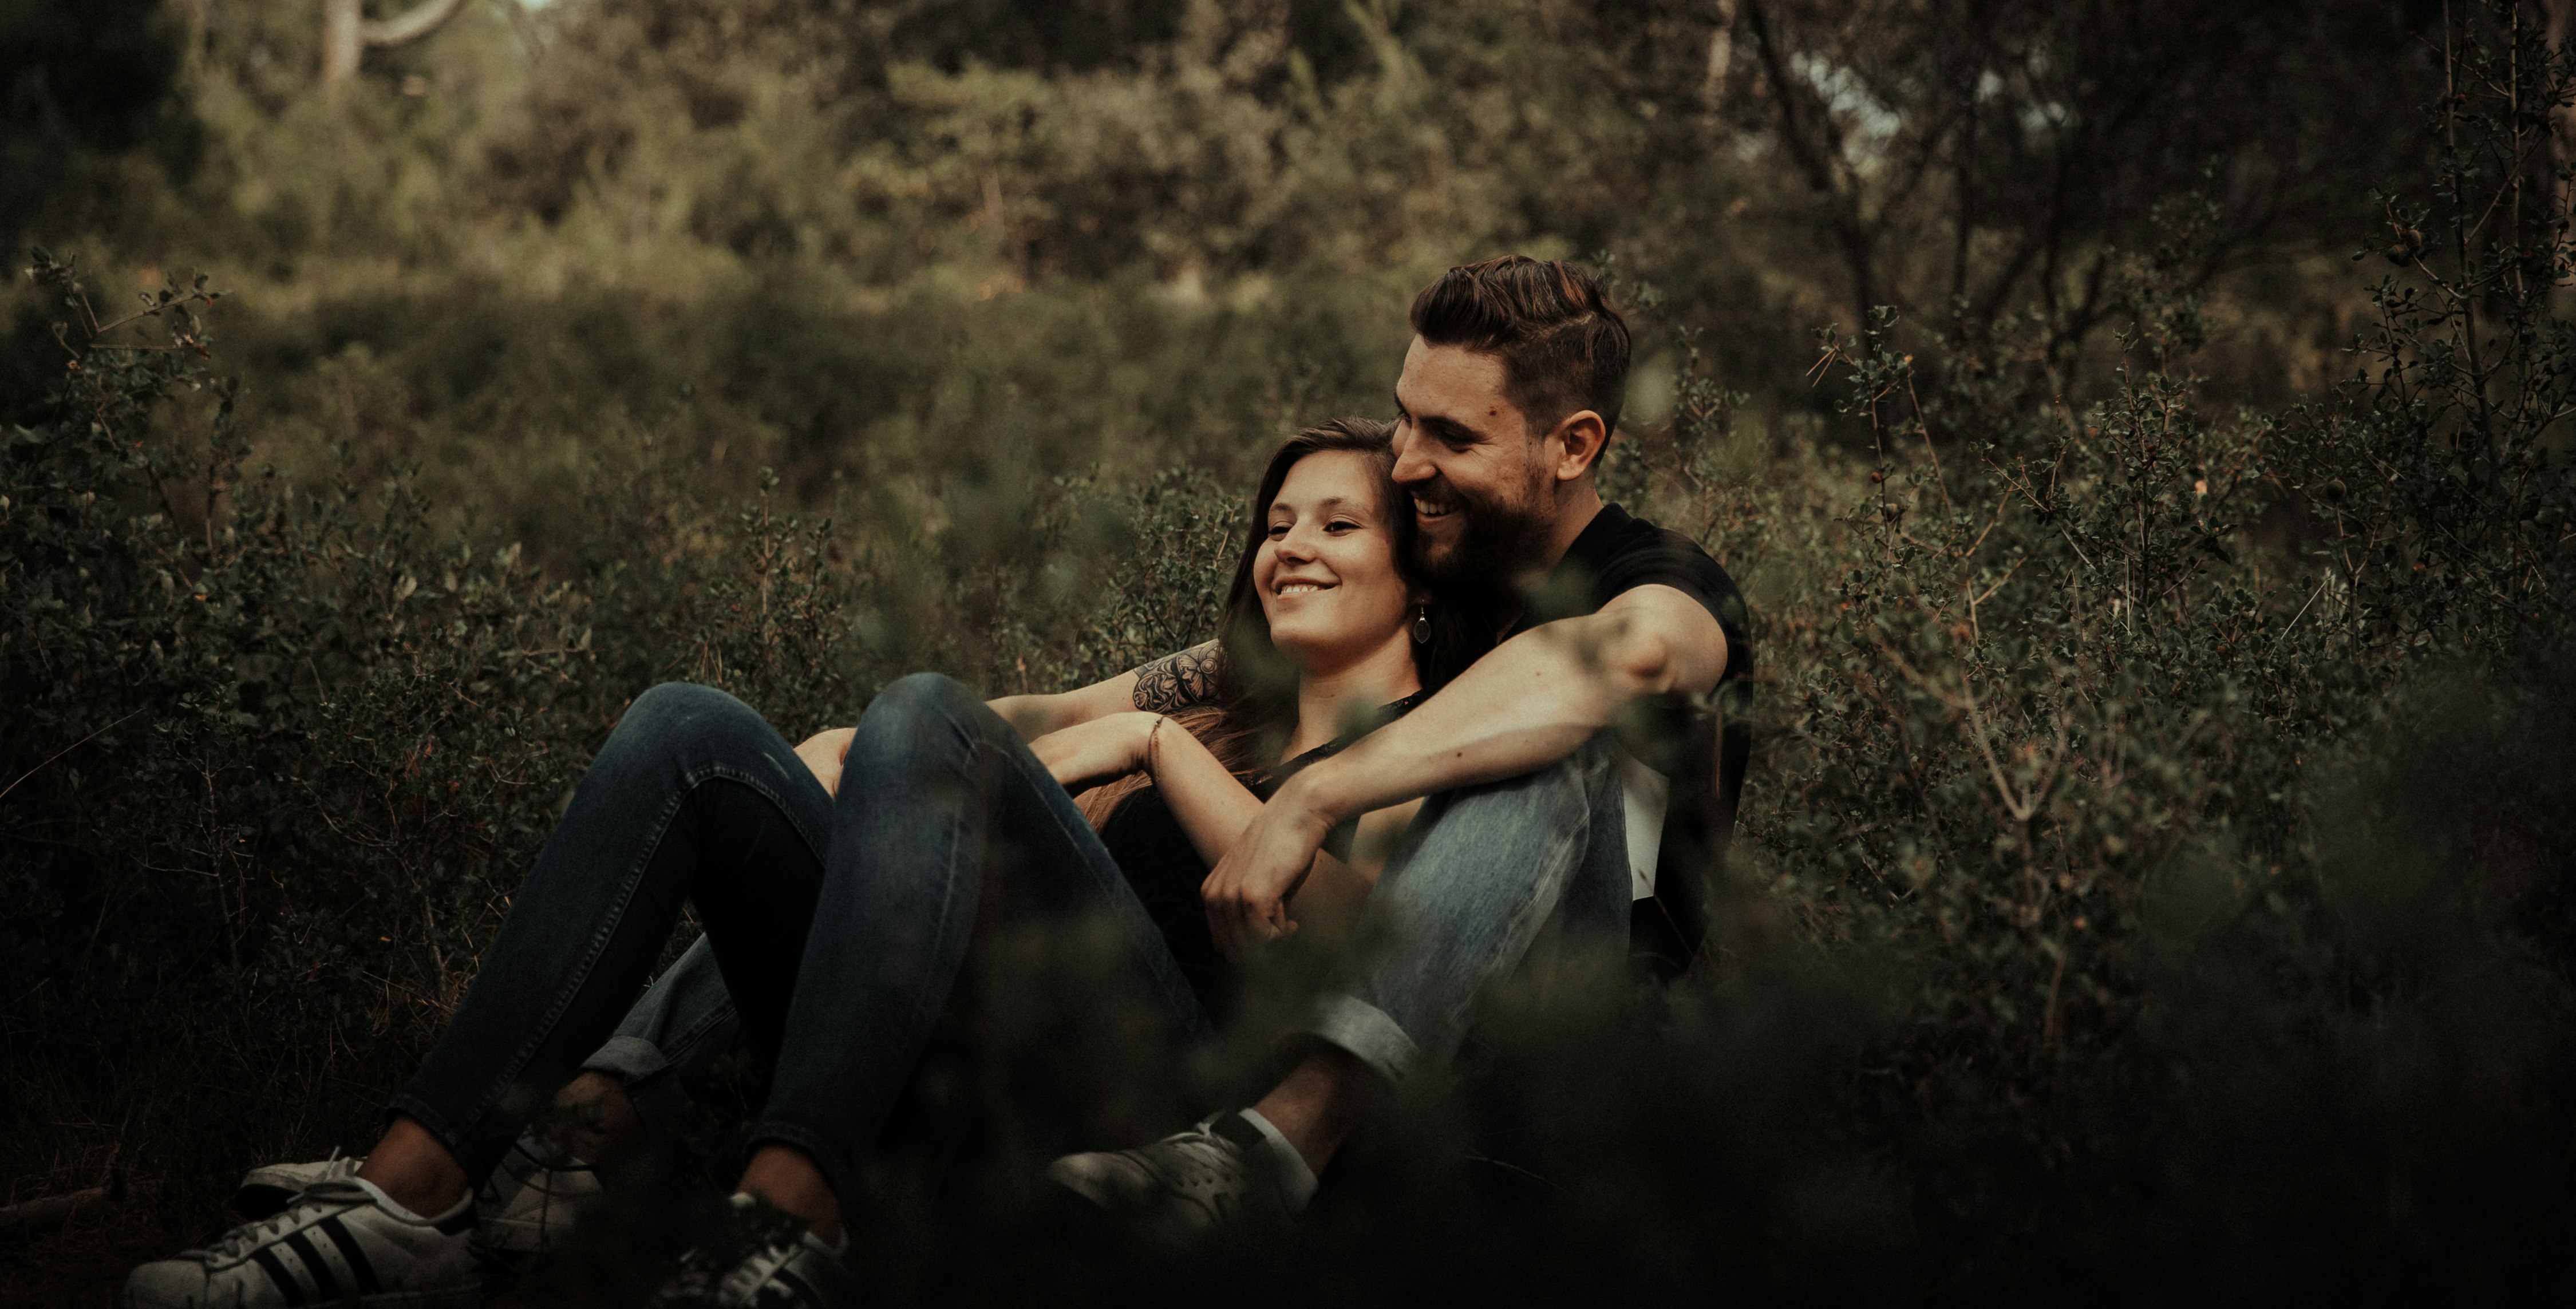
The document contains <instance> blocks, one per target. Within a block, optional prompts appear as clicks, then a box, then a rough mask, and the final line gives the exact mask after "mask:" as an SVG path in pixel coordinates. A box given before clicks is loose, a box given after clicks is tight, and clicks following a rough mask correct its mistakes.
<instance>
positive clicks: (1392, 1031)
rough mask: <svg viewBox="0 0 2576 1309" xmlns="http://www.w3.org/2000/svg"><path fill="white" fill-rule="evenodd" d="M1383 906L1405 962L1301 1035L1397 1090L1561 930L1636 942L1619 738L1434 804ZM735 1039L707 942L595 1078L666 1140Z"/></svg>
mask: <svg viewBox="0 0 2576 1309" xmlns="http://www.w3.org/2000/svg"><path fill="white" fill-rule="evenodd" d="M1372 898H1373V899H1374V900H1375V901H1376V902H1377V903H1378V905H1379V906H1380V907H1381V910H1382V912H1386V913H1388V914H1390V915H1391V916H1392V917H1393V919H1394V923H1395V927H1396V934H1397V943H1396V947H1395V948H1394V949H1393V950H1391V951H1389V952H1388V953H1387V954H1386V955H1385V956H1383V958H1382V959H1381V960H1380V961H1379V962H1378V963H1376V964H1375V965H1373V966H1371V967H1368V968H1365V969H1363V970H1361V971H1359V972H1358V973H1357V974H1355V975H1353V976H1351V977H1348V978H1346V979H1344V984H1343V985H1341V986H1339V987H1336V988H1335V989H1333V990H1331V991H1329V992H1327V993H1326V994H1325V996H1324V997H1323V998H1322V999H1321V1000H1320V1001H1319V1002H1318V1004H1317V1006H1316V1010H1315V1013H1314V1015H1313V1020H1312V1021H1311V1022H1310V1023H1308V1024H1307V1025H1306V1026H1305V1027H1304V1028H1303V1029H1302V1030H1301V1031H1300V1032H1298V1033H1295V1034H1294V1035H1303V1036H1308V1037H1312V1038H1314V1039H1317V1040H1321V1041H1324V1042H1327V1043H1329V1044H1331V1045H1334V1046H1338V1047H1340V1048H1341V1049H1344V1050H1347V1051H1349V1052H1351V1053H1352V1054H1354V1055H1357V1056H1358V1057H1359V1058H1360V1059H1361V1060H1362V1061H1363V1062H1364V1063H1366V1064H1367V1065H1368V1066H1369V1067H1370V1068H1372V1069H1374V1070H1375V1071H1376V1072H1377V1073H1378V1074H1379V1075H1380V1076H1382V1077H1385V1078H1387V1079H1388V1080H1389V1081H1396V1080H1401V1079H1402V1078H1403V1077H1404V1076H1405V1075H1406V1074H1408V1073H1409V1072H1411V1071H1412V1070H1414V1069H1416V1068H1420V1067H1423V1066H1425V1065H1426V1064H1429V1065H1431V1066H1438V1065H1440V1064H1443V1063H1446V1062H1447V1061H1448V1059H1449V1057H1450V1056H1451V1055H1452V1054H1453V1053H1455V1051H1456V1049H1457V1046H1458V1041H1459V1037H1460V1035H1461V1034H1462V1032H1463V1031H1464V1029H1465V1026H1466V1024H1467V1022H1468V1019H1469V1016H1470V1009H1471V1007H1472V1005H1473V1003H1474V1000H1475V997H1476V991H1477V989H1478V988H1479V987H1481V986H1482V985H1483V984H1484V983H1485V982H1486V981H1488V980H1489V979H1491V978H1493V977H1496V976H1499V975H1501V974H1503V973H1507V972H1509V971H1510V970H1511V969H1512V968H1513V967H1515V966H1516V965H1517V964H1518V963H1519V962H1520V960H1521V959H1522V958H1523V957H1524V956H1525V955H1527V954H1528V953H1529V950H1530V947H1531V945H1532V943H1533V942H1534V941H1535V940H1536V939H1537V938H1538V936H1539V934H1540V932H1541V931H1542V929H1543V928H1545V927H1546V926H1547V924H1548V923H1549V922H1550V920H1551V919H1554V920H1555V921H1556V923H1557V926H1558V930H1559V931H1560V932H1561V933H1563V934H1564V936H1565V937H1566V938H1567V940H1568V943H1569V944H1584V943H1588V942H1589V941H1600V942H1605V943H1608V944H1611V945H1617V944H1619V943H1620V942H1621V941H1622V939H1623V938H1624V934H1625V932H1626V930H1627V924H1628V911H1629V875H1628V856H1627V834H1626V829H1625V826H1624V824H1623V819H1622V815H1621V812H1620V801H1619V790H1618V784H1617V780H1616V777H1615V774H1614V771H1613V770H1612V768H1611V767H1610V750H1609V746H1608V743H1607V740H1606V738H1605V739H1596V740H1595V741H1593V742H1592V743H1590V744H1588V745H1586V746H1585V747H1584V748H1583V749H1582V750H1580V751H1577V752H1576V753H1575V754H1574V755H1573V756H1572V757H1570V758H1567V759H1564V760H1561V761H1559V762H1558V763H1556V764H1553V765H1551V766H1549V767H1547V768H1543V769H1540V770H1538V771H1537V772H1534V773H1530V774H1527V775H1525V776H1521V777H1515V778H1511V779H1508V780H1506V781H1501V782H1495V783H1491V784H1488V785H1485V786H1477V787H1468V788H1465V789H1462V790H1459V791H1455V792H1450V793H1448V794H1445V795H1438V796H1433V797H1432V798H1431V799H1430V800H1429V801H1428V802H1426V803H1425V804H1424V806H1423V812H1422V816H1421V818H1420V819H1419V820H1417V822H1416V824H1415V826H1414V829H1413V836H1412V838H1411V839H1410V840H1408V842H1407V843H1406V848H1405V849H1404V850H1403V851H1402V852H1400V853H1398V854H1397V855H1396V856H1395V857H1394V858H1393V859H1391V860H1389V862H1388V865H1387V869H1386V872H1385V874H1384V875H1383V876H1382V877H1381V878H1380V879H1379V882H1378V889H1377V891H1376V893H1375V895H1374V896H1373V897H1372ZM735 1030H736V1026H735V1022H734V1010H733V1005H732V1001H731V999H730V998H729V997H728V996H727V994H726V991H725V985H724V979H723V978H722V977H721V976H719V975H718V970H717V967H716V961H715V956H714V954H713V953H712V952H711V951H710V950H709V949H708V947H707V943H706V942H704V941H701V942H699V943H698V944H697V945H695V946H693V947H691V948H690V950H689V952H688V953H687V954H685V955H683V956H681V958H680V961H679V962H678V963H676V964H674V965H673V966H672V967H671V969H670V971H668V972H666V973H665V974H663V976H662V978H661V980H659V981H657V982H655V983H654V984H653V988H652V990H650V991H649V992H647V993H646V994H645V996H644V998H643V999H642V1000H641V1001H640V1002H638V1003H637V1004H636V1006H635V1008H634V1009H633V1010H632V1011H631V1012H630V1013H628V1015H627V1018H626V1022H625V1024H624V1025H623V1026H621V1027H620V1028H619V1029H618V1035H617V1037H616V1038H615V1039H613V1040H611V1041H610V1042H609V1043H608V1044H607V1045H606V1046H604V1047H602V1048H601V1049H600V1050H599V1052H598V1053H596V1054H594V1055H593V1056H592V1057H591V1060H590V1062H588V1063H587V1064H585V1065H584V1067H585V1068H589V1069H592V1070H596V1071H599V1072H605V1073H610V1074H613V1075H615V1076H618V1077H619V1078H621V1079H623V1080H624V1081H625V1083H626V1086H627V1090H628V1093H629V1095H631V1096H632V1097H633V1098H634V1099H635V1101H636V1105H637V1108H638V1109H639V1110H640V1111H641V1112H642V1116H643V1117H644V1120H645V1122H646V1124H647V1126H648V1128H652V1129H654V1130H659V1128H658V1126H657V1124H659V1123H663V1122H667V1121H669V1119H670V1118H671V1117H672V1116H673V1115H675V1114H676V1113H677V1112H678V1111H679V1110H681V1109H683V1108H685V1107H686V1105H687V1100H686V1098H685V1095H684V1094H683V1093H682V1092H680V1091H679V1090H678V1089H677V1087H678V1078H677V1077H676V1076H675V1075H674V1072H675V1070H679V1071H685V1070H689V1069H694V1068H699V1067H703V1066H704V1064H705V1062H706V1061H707V1060H709V1059H712V1058H713V1057H714V1056H715V1055H717V1054H719V1053H721V1052H722V1050H723V1049H724V1047H725V1044H726V1043H727V1042H728V1041H730V1040H731V1039H733V1034H734V1032H735Z"/></svg>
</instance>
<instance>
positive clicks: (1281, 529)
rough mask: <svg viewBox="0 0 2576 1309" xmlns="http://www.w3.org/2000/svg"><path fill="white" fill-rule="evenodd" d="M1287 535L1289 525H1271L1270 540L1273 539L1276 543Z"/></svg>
mask: <svg viewBox="0 0 2576 1309" xmlns="http://www.w3.org/2000/svg"><path fill="white" fill-rule="evenodd" d="M1286 535H1288V525H1287V524H1286V523H1272V524H1271V525H1270V539H1271V540H1273V541H1276V540H1278V539H1279V538H1280V537H1283V536H1286Z"/></svg>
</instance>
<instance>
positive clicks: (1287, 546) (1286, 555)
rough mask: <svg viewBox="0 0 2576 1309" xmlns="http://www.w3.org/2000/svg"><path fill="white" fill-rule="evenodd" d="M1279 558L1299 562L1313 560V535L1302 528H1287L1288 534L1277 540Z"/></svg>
mask: <svg viewBox="0 0 2576 1309" xmlns="http://www.w3.org/2000/svg"><path fill="white" fill-rule="evenodd" d="M1279 557H1280V558H1281V559H1282V560H1296V561H1299V562H1303V561H1305V560H1309V559H1312V558H1314V557H1315V534H1314V533H1313V532H1311V531H1309V530H1308V529H1306V528H1304V527H1292V528H1289V529H1288V534H1287V535H1286V536H1283V537H1280V538H1279Z"/></svg>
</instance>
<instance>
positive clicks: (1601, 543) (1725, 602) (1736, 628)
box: [1504, 504, 1753, 776]
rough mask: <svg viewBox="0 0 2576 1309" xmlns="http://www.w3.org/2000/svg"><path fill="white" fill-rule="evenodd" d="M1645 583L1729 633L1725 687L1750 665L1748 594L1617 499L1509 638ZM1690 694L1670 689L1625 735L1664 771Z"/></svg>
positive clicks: (1682, 539) (1594, 608)
mask: <svg viewBox="0 0 2576 1309" xmlns="http://www.w3.org/2000/svg"><path fill="white" fill-rule="evenodd" d="M1640 586H1669V587H1672V588H1673V589H1674V590H1677V591H1680V592H1681V593H1682V594H1684V595H1687V596H1689V597H1690V598H1692V599H1694V600H1697V601H1699V603H1700V605H1701V606H1702V607H1703V608H1706V609H1707V610H1708V612H1709V614H1710V616H1711V617H1714V618H1715V619H1717V625H1718V628H1719V630H1721V631H1723V632H1725V633H1726V671H1725V672H1724V673H1722V674H1721V675H1720V676H1719V678H1718V684H1719V686H1721V687H1725V686H1727V685H1728V684H1729V683H1734V682H1736V680H1737V679H1738V678H1741V677H1743V676H1744V675H1745V674H1747V673H1749V672H1751V671H1752V669H1753V642H1752V640H1751V638H1750V637H1748V636H1747V635H1746V633H1745V620H1746V610H1745V607H1744V593H1743V591H1741V590H1739V589H1737V587H1736V585H1735V579H1734V578H1732V577H1729V576H1727V575H1726V569H1725V568H1724V567H1723V566H1721V565H1720V564H1719V563H1718V562H1717V561H1716V560H1714V559H1711V558H1709V557H1708V552H1707V551H1705V550H1702V549H1700V548H1699V544H1698V543H1697V542H1695V541H1693V540H1691V539H1690V538H1689V537H1687V536H1684V535H1682V534H1681V533H1679V532H1675V531H1672V530H1670V529H1667V528H1662V527H1657V526H1655V525H1654V524H1653V523H1650V522H1647V521H1646V520H1644V519H1642V518H1638V517H1635V516H1634V515H1632V514H1630V513H1629V512H1628V511H1627V510H1625V509H1622V508H1620V507H1619V506H1617V505H1614V504H1605V505H1603V506H1601V512H1600V513H1598V514H1595V515H1594V516H1593V518H1592V521H1591V522H1590V523H1588V524H1585V525H1584V528H1583V531H1582V534H1580V535H1578V536H1576V537H1575V538H1574V544H1572V545H1570V546H1568V547H1566V551H1565V558H1563V559H1561V560H1559V561H1557V565H1556V568H1555V569H1554V570H1553V571H1551V572H1550V573H1549V574H1548V576H1547V581H1546V582H1544V583H1542V584H1541V585H1540V587H1539V589H1538V591H1537V593H1536V594H1534V595H1532V596H1531V597H1530V598H1529V603H1528V604H1527V605H1526V606H1524V607H1523V609H1522V611H1521V617H1520V621H1519V622H1517V623H1515V624H1513V626H1512V629H1511V631H1509V632H1507V633H1505V634H1504V635H1505V637H1506V638H1507V639H1508V638H1509V637H1513V636H1518V635H1520V634H1521V633H1523V632H1526V631H1528V630H1529V629H1531V628H1533V627H1536V626H1538V625H1539V624H1541V623H1549V622H1554V621H1556V620H1558V619H1560V618H1577V617H1581V616H1583V615H1585V614H1591V613H1597V612H1599V611H1600V609H1601V607H1602V606H1603V605H1606V604H1608V603H1610V601H1611V600H1612V599H1614V598H1616V597H1617V596H1619V595H1620V594H1621V593H1623V592H1626V591H1630V590H1634V589H1635V588H1637V587H1640ZM1689 712H1690V704H1689V700H1688V697H1685V696H1679V695H1673V696H1665V697H1662V698H1660V699H1658V700H1655V701H1650V702H1648V704H1647V705H1646V707H1645V713H1644V714H1643V715H1641V721H1639V722H1635V723H1631V724H1629V725H1628V730H1625V731H1623V732H1622V733H1621V737H1622V743H1623V744H1625V745H1627V746H1628V747H1629V752H1630V753H1632V754H1634V755H1636V756H1637V758H1638V759H1640V760H1642V761H1644V762H1645V763H1646V765H1647V766H1649V767H1651V768H1653V769H1655V771H1657V772H1660V773H1663V774H1665V775H1667V776H1669V775H1671V774H1672V773H1673V771H1674V768H1675V766H1676V761H1675V760H1674V758H1673V752H1674V750H1675V749H1676V748H1677V746H1678V744H1679V743H1680V742H1682V741H1684V740H1686V739H1688V736H1689V733H1688V731H1687V730H1686V728H1685V725H1684V724H1685V720H1686V719H1687V717H1688V715H1689Z"/></svg>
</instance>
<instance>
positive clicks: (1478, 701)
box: [1207, 586, 1727, 954]
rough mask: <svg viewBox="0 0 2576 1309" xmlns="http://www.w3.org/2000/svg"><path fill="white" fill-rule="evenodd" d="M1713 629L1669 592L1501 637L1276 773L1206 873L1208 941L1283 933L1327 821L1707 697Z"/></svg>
mask: <svg viewBox="0 0 2576 1309" xmlns="http://www.w3.org/2000/svg"><path fill="white" fill-rule="evenodd" d="M1726 659H1727V648H1726V633H1725V631H1724V630H1723V629H1721V628H1720V627H1719V626H1718V625H1717V620H1716V619H1715V618H1713V617H1711V616H1710V615H1709V612H1708V610H1707V609H1705V608H1703V607H1702V606H1701V605H1700V604H1699V602H1697V601H1695V600H1693V599H1691V598H1690V597H1689V596H1688V595H1686V594H1684V593H1683V592H1681V591H1679V590H1676V589H1674V588H1672V587H1668V586H1641V587H1638V588H1636V589H1635V590H1632V591H1628V592H1625V593H1623V594H1621V595H1620V596H1619V597H1618V598H1616V599H1614V600H1612V601H1611V602H1610V603H1609V604H1607V605H1604V606H1603V607H1602V609H1601V611H1600V612H1599V613H1597V614H1592V615H1589V616H1587V617H1583V618H1568V619H1564V620H1561V621H1558V622H1554V623H1548V624H1546V625H1544V626H1541V627H1538V628H1534V629H1532V630H1530V631H1528V632H1525V633H1522V634H1521V635H1519V636H1516V637H1514V638H1512V639H1511V640H1509V641H1506V642H1504V643H1503V644H1502V645H1501V646H1499V647H1497V648H1496V649H1495V650H1494V652H1493V653H1491V654H1489V655H1486V656H1485V657H1484V658H1482V659H1479V660H1477V661H1476V663H1475V664H1474V665H1473V666H1472V667H1470V668H1468V670H1467V671H1466V672H1464V673H1462V674H1460V675H1459V676H1458V679H1457V680H1456V681H1454V682H1451V683H1450V684H1449V685H1447V686H1445V687H1443V688H1441V690H1440V692H1439V694H1437V695H1434V696H1432V697H1431V698H1430V699H1429V700H1426V701H1424V702H1423V704H1422V706H1421V707H1420V708H1417V709H1415V710H1414V711H1413V712H1412V713H1409V714H1407V715H1405V716H1404V717H1402V718H1400V719H1397V720H1396V721H1395V722H1392V723H1389V724H1387V725H1386V726H1385V727H1382V728H1379V729H1378V730H1377V731H1375V732H1372V733H1370V734H1369V735H1367V736H1365V737H1363V738H1361V739H1360V740H1359V742H1358V743H1356V744H1354V745H1353V746H1351V748H1350V749H1348V750H1345V751H1343V752H1342V753H1340V754H1338V755H1335V756H1333V757H1332V758H1330V759H1325V760H1322V761H1319V762H1317V763H1316V764H1314V765H1313V766H1311V767H1309V768H1306V769H1304V770H1303V771H1301V772H1299V773H1297V774H1296V775H1295V776H1293V777H1291V778H1289V779H1288V781H1287V782H1286V783H1285V784H1283V785H1282V786H1281V787H1280V788H1279V790H1278V792H1277V793H1276V794H1275V795H1273V796H1272V797H1271V799H1270V803H1269V804H1268V805H1266V806H1265V807H1264V808H1263V810H1262V813H1261V816H1260V818H1258V819H1256V820H1255V821H1254V823H1253V825H1252V827H1251V828H1250V829H1248V830H1247V831H1246V832H1245V833H1244V835H1243V837H1242V838H1241V839H1240V840H1238V841H1237V842H1236V843H1235V844H1234V846H1233V848H1232V849H1230V850H1228V851H1227V852H1226V857H1225V858H1224V859H1223V860H1222V861H1220V862H1219V864H1218V866H1217V868H1216V869H1215V870H1214V871H1213V872H1211V873H1210V874H1209V878H1208V886H1207V899H1208V904H1209V917H1210V921H1211V924H1212V925H1215V926H1217V928H1218V942H1217V943H1218V944H1219V945H1220V946H1222V947H1224V948H1225V949H1226V950H1227V951H1228V953H1230V954H1231V953H1237V952H1239V951H1240V950H1241V949H1242V947H1243V946H1244V945H1245V944H1246V943H1247V942H1248V941H1249V940H1252V939H1260V938H1268V937H1271V936H1275V935H1278V934H1279V933H1280V932H1282V931H1284V930H1286V926H1287V918H1286V911H1285V908H1284V904H1285V901H1286V900H1287V898H1288V897H1289V896H1290V895H1292V894H1294V893H1295V891H1296V889H1297V887H1298V885H1299V884H1300V883H1301V882H1302V881H1303V879H1304V877H1305V874H1306V870H1307V868H1308V867H1309V866H1310V865H1311V864H1312V862H1313V860H1314V853H1315V850H1316V848H1317V847H1318V846H1320V845H1321V844H1322V842H1323V839H1324V833H1326V832H1327V831H1329V830H1331V828H1332V826H1333V824H1335V823H1337V822H1340V821H1341V820H1342V819H1344V818H1348V817H1350V816H1351V815H1353V814H1358V813H1365V812H1367V811H1370V810H1374V809H1383V808H1385V807H1387V806H1389V805H1394V804H1400V803H1403V802H1404V801H1407V800H1412V799H1415V798H1418V797H1421V796H1425V795H1430V794H1434V793H1436V792H1440V791H1447V790H1453V789H1455V788H1457V787H1461V786H1472V785H1474V784H1476V783H1479V782H1490V781H1496V780H1498V779H1501V778H1505V777H1517V776H1519V775H1521V774H1523V773H1527V772H1531V771H1533V770H1535V769H1538V768H1542V767H1545V766H1546V765H1548V764H1551V763H1554V762H1556V761H1557V760H1559V759H1563V758H1565V757H1566V756H1567V755H1570V754H1572V753H1574V752H1575V751H1576V750H1577V749H1579V748H1581V746H1582V745H1583V743H1584V742H1585V741H1586V740H1588V739H1590V738H1591V736H1592V734H1593V733H1595V732H1598V731H1600V730H1601V729H1602V728H1604V727H1608V726H1610V725H1611V724H1612V723H1614V722H1616V721H1618V718H1619V715H1620V714H1621V713H1623V712H1625V711H1626V709H1627V707H1628V705H1629V704H1630V702H1632V701H1634V700H1636V699H1638V698H1639V697H1641V696H1649V695H1661V694H1664V693H1667V692H1672V691H1707V690H1709V689H1711V688H1714V687H1715V686H1716V685H1717V681H1718V678H1719V676H1720V675H1722V674H1723V673H1724V672H1725V671H1726Z"/></svg>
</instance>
